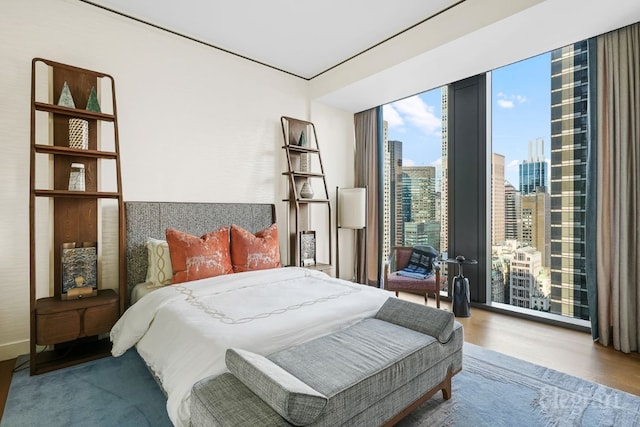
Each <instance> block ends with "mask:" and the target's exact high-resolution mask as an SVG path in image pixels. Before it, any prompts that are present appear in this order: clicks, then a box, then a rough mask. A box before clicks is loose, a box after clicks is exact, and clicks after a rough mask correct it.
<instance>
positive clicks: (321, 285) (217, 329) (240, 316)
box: [111, 267, 390, 426]
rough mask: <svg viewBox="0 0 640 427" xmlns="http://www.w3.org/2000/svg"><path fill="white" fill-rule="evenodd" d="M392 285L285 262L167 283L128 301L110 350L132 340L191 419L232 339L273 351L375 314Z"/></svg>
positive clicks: (172, 413) (182, 421)
mask: <svg viewBox="0 0 640 427" xmlns="http://www.w3.org/2000/svg"><path fill="white" fill-rule="evenodd" d="M389 295H390V294H389V293H388V292H386V291H383V290H380V289H376V288H372V287H369V286H364V285H358V284H354V283H351V282H347V281H344V280H337V279H334V278H331V277H329V276H328V275H326V274H324V273H322V272H318V271H313V270H309V269H305V268H297V267H288V268H278V269H272V270H262V271H252V272H246V273H236V274H229V275H226V276H218V277H213V278H210V279H203V280H197V281H193V282H188V283H183V284H179V285H174V286H167V287H165V288H162V289H159V290H157V291H154V292H152V293H150V294H149V295H146V296H145V297H144V298H142V299H140V301H138V302H137V303H136V304H134V305H133V306H131V307H130V308H129V309H128V310H127V311H126V312H125V313H124V315H123V316H122V317H121V318H120V320H118V322H117V323H116V324H115V326H114V327H113V329H112V330H111V341H113V349H112V354H113V355H114V356H116V357H117V356H120V355H122V354H123V353H124V352H125V351H127V350H128V349H129V348H131V347H132V346H134V345H135V346H136V348H137V350H138V353H139V354H140V355H141V356H142V358H143V359H144V360H145V361H146V363H147V364H148V365H149V367H150V369H151V370H152V371H153V372H154V374H155V375H156V376H157V378H158V379H159V381H160V382H161V383H162V387H163V388H164V390H165V392H166V393H167V412H168V414H169V418H170V419H171V421H172V422H173V423H174V424H175V425H177V426H185V425H188V423H189V397H190V393H191V387H192V386H193V385H194V384H195V383H196V382H198V381H199V380H201V379H203V378H206V377H208V376H211V375H217V374H220V373H222V372H224V371H225V370H226V366H225V362H224V356H225V351H226V350H227V349H228V348H230V347H236V348H242V349H245V350H249V351H253V352H256V353H260V354H264V355H267V354H270V353H273V352H275V351H278V350H281V349H283V348H286V347H289V346H291V345H294V344H298V343H301V342H304V341H307V340H309V339H311V338H314V337H318V336H321V335H325V334H328V333H330V332H332V331H335V330H337V329H342V328H344V327H346V326H348V325H350V324H353V323H355V322H357V321H358V320H360V319H363V318H366V317H372V316H373V315H374V314H375V313H376V312H377V310H378V309H379V308H380V306H381V305H382V304H383V303H384V301H385V300H386V299H387V298H388V297H389Z"/></svg>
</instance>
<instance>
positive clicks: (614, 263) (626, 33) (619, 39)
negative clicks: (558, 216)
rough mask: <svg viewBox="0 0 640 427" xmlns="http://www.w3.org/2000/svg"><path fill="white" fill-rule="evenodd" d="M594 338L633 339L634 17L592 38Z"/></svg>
mask: <svg viewBox="0 0 640 427" xmlns="http://www.w3.org/2000/svg"><path fill="white" fill-rule="evenodd" d="M597 45H598V50H597V75H598V81H597V92H598V93H597V98H598V102H597V105H598V107H597V116H598V120H597V154H596V157H597V177H596V183H597V189H596V193H597V201H596V205H597V208H596V212H597V213H596V215H597V227H596V252H597V266H596V270H597V276H596V278H597V297H598V302H597V309H598V314H597V316H598V319H597V323H598V340H599V341H600V342H601V343H602V344H604V345H609V344H610V343H613V346H614V347H615V348H616V349H617V350H621V351H623V352H625V353H629V352H632V351H638V343H639V342H640V291H639V284H638V281H639V280H640V247H639V246H640V197H639V196H640V23H638V24H634V25H631V26H629V27H625V28H622V29H620V30H616V31H613V32H611V33H607V34H604V35H602V36H599V37H598V41H597Z"/></svg>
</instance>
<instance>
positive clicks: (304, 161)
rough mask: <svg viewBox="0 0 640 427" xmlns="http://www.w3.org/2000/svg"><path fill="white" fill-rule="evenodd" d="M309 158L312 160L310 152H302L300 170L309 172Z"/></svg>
mask: <svg viewBox="0 0 640 427" xmlns="http://www.w3.org/2000/svg"><path fill="white" fill-rule="evenodd" d="M309 160H311V159H310V157H309V154H307V153H302V154H300V172H309V171H310V170H311V167H310V165H309Z"/></svg>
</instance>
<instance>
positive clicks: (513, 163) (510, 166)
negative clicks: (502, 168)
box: [507, 160, 519, 171]
mask: <svg viewBox="0 0 640 427" xmlns="http://www.w3.org/2000/svg"><path fill="white" fill-rule="evenodd" d="M518 165H519V161H518V160H511V161H510V162H509V163H508V164H507V170H510V171H517V170H518Z"/></svg>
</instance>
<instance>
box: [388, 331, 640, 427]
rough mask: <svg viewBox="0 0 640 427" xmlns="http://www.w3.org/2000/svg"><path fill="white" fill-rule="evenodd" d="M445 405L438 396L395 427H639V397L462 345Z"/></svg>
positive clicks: (480, 348) (472, 346) (473, 346)
mask: <svg viewBox="0 0 640 427" xmlns="http://www.w3.org/2000/svg"><path fill="white" fill-rule="evenodd" d="M451 396H452V397H451V399H450V400H448V401H445V400H443V399H442V393H438V394H437V395H436V396H435V397H434V398H432V399H431V400H429V401H428V402H425V403H424V404H423V405H422V406H420V407H419V408H418V409H417V410H415V411H414V412H413V413H411V414H409V416H408V417H407V418H405V419H404V420H402V421H401V422H400V423H399V424H397V425H398V426H402V427H407V426H460V427H463V426H464V427H467V426H491V427H500V426H504V427H513V426H518V427H527V426H559V427H561V426H562V427H564V426H567V427H569V426H590V427H591V426H620V427H622V426H624V427H630V426H640V397H638V396H635V395H632V394H629V393H625V392H623V391H620V390H616V389H612V388H610V387H606V386H603V385H600V384H596V383H593V382H589V381H585V380H583V379H580V378H577V377H574V376H571V375H567V374H563V373H561V372H558V371H554V370H553V369H549V368H545V367H543V366H538V365H534V364H532V363H528V362H525V361H523V360H519V359H516V358H513V357H510V356H506V355H504V354H501V353H497V352H495V351H491V350H487V349H484V348H482V347H478V346H475V345H473V344H468V343H465V344H464V360H463V364H462V372H460V373H459V374H457V375H456V376H454V377H453V383H452V393H451Z"/></svg>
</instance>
